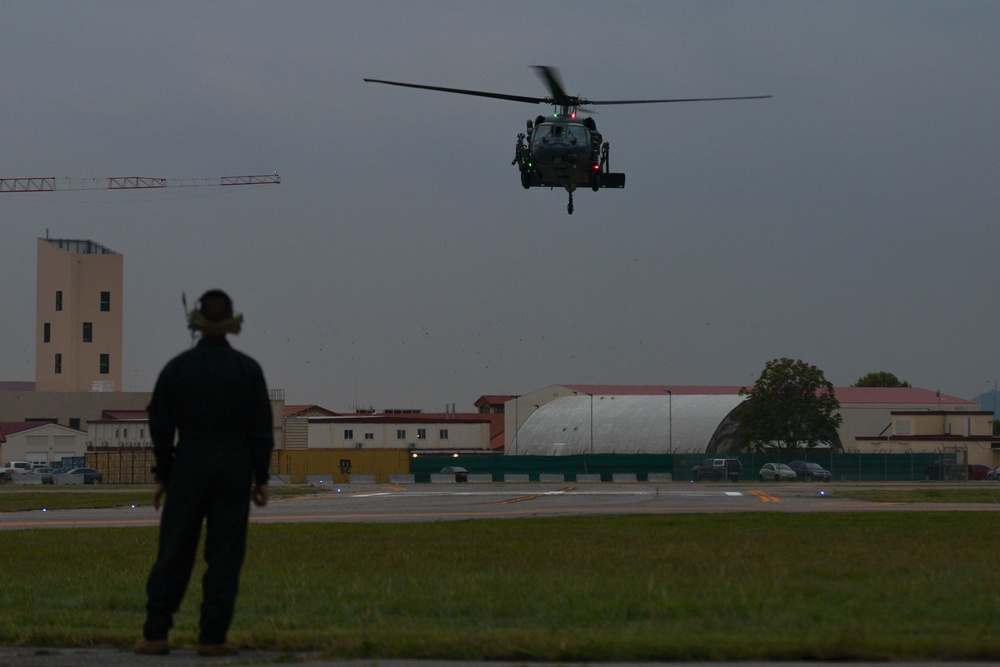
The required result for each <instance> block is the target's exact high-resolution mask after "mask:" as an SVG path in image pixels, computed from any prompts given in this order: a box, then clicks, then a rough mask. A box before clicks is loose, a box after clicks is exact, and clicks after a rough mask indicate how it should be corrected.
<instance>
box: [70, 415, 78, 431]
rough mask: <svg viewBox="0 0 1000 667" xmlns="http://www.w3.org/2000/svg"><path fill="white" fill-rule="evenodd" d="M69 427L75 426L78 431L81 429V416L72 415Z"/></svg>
mask: <svg viewBox="0 0 1000 667" xmlns="http://www.w3.org/2000/svg"><path fill="white" fill-rule="evenodd" d="M69 427H70V428H75V429H76V430H77V431H79V430H80V418H79V417H70V418H69Z"/></svg>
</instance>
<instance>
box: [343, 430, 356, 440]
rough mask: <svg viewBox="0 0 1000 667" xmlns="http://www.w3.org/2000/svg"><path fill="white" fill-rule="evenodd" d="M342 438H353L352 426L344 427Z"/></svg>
mask: <svg viewBox="0 0 1000 667" xmlns="http://www.w3.org/2000/svg"><path fill="white" fill-rule="evenodd" d="M344 440H354V429H352V428H345V429H344Z"/></svg>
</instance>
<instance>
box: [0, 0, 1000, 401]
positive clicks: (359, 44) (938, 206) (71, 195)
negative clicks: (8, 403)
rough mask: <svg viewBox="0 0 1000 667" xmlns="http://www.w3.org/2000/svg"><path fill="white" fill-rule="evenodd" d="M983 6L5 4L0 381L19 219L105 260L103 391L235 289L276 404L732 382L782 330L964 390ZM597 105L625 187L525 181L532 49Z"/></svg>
mask: <svg viewBox="0 0 1000 667" xmlns="http://www.w3.org/2000/svg"><path fill="white" fill-rule="evenodd" d="M998 35H1000V2H996V1H995V0H983V1H978V2H976V1H969V2H963V1H960V0H948V1H942V2H923V1H919V0H909V1H906V2H877V1H874V0H862V1H857V2H851V1H848V0H841V1H838V2H803V1H799V0H795V1H787V2H786V1H764V0H762V1H757V2H710V1H699V2H667V1H663V0H657V1H655V2H627V1H626V2H613V3H609V2H588V1H582V2H579V1H578V2H470V1H469V0H461V1H459V2H445V1H438V2H373V1H371V0H364V1H363V2H329V3H326V2H324V3H320V2H256V3H254V2H212V3H204V2H169V3H152V2H141V3H136V2H86V3H74V2H7V3H4V6H3V21H2V22H0V61H2V62H3V63H4V66H3V67H2V68H0V91H2V95H0V112H2V121H3V122H2V125H0V177H27V176H51V175H55V176H72V177H106V176H125V175H129V176H131V175H142V176H158V177H166V178H183V177H212V176H223V175H239V174H257V173H270V172H273V171H278V172H279V173H280V174H281V177H282V184H281V185H279V186H262V187H257V188H249V189H240V188H176V189H172V190H163V191H160V192H152V193H150V192H147V193H135V192H131V193H130V192H114V193H106V192H99V193H89V192H66V193H61V194H0V225H2V226H0V233H2V239H3V241H2V243H3V246H2V247H3V250H4V252H3V260H2V261H0V298H2V304H3V313H4V317H3V321H4V326H3V333H2V342H3V344H2V345H0V379H8V380H16V379H33V378H34V358H35V357H34V321H35V278H36V276H35V271H36V251H35V244H36V242H35V239H36V238H38V237H44V236H45V235H46V234H48V235H49V236H51V237H52V238H84V239H91V240H94V241H96V242H98V243H102V244H104V245H106V246H108V247H110V248H112V249H113V250H116V251H118V252H120V253H122V254H123V255H124V258H125V260H124V261H125V304H124V306H125V331H124V333H125V348H124V357H125V358H124V368H123V384H124V386H123V389H125V390H127V391H149V390H151V388H152V385H153V382H154V380H155V377H156V374H157V373H158V372H159V370H160V368H161V367H162V366H163V364H164V363H165V362H166V361H167V360H168V359H169V358H170V357H171V356H173V355H174V354H176V353H178V352H180V351H182V350H184V349H185V348H186V347H187V346H188V345H189V342H190V341H189V337H188V333H187V330H186V329H185V325H184V319H183V313H182V305H181V294H182V293H185V292H186V293H187V297H188V300H189V303H190V302H191V301H193V300H194V299H195V298H196V297H197V296H198V295H199V294H200V293H201V292H203V291H204V290H206V289H208V288H213V287H221V288H222V289H225V290H227V291H228V292H229V293H230V294H231V295H232V296H233V298H234V300H235V302H236V308H237V310H238V311H241V312H243V313H244V315H245V317H246V323H245V327H244V332H243V333H242V334H241V335H240V336H239V337H237V338H234V339H233V343H234V346H236V347H237V348H239V349H242V350H244V351H246V352H248V353H249V354H251V355H253V356H254V357H256V358H257V359H258V360H259V361H260V362H261V363H262V365H263V366H264V370H265V374H266V376H267V378H268V382H269V384H270V385H271V386H272V387H274V388H281V389H284V390H285V391H286V395H287V400H288V402H290V403H317V404H320V405H323V406H324V407H327V408H330V409H333V410H348V409H350V408H351V407H352V406H354V405H361V406H369V405H371V406H375V407H376V408H380V409H381V408H422V409H425V410H428V411H440V410H443V409H444V406H445V405H446V404H451V403H455V404H456V405H457V407H458V409H459V410H460V411H469V410H472V404H473V402H474V401H475V400H476V398H477V397H479V396H480V395H482V394H508V393H509V394H521V393H526V392H529V391H533V390H535V389H538V388H541V387H545V386H548V385H551V384H558V383H587V384H720V385H748V384H751V383H752V382H753V381H754V379H755V378H756V377H757V376H758V375H759V373H760V371H761V370H762V369H763V367H764V364H765V363H766V362H767V361H769V360H771V359H774V358H777V357H791V358H795V359H802V360H804V361H806V362H808V363H810V364H814V365H816V366H818V367H819V368H821V369H822V370H823V371H824V372H825V373H826V377H827V378H828V379H829V380H830V381H831V382H833V383H834V384H835V385H848V384H851V383H853V382H854V381H856V380H857V379H858V378H859V377H860V376H862V375H864V374H866V373H868V372H871V371H877V370H887V371H891V372H893V373H895V374H896V375H898V376H899V377H900V378H902V379H905V380H908V381H909V382H910V383H911V384H913V385H915V386H919V387H925V388H928V389H932V390H940V391H942V392H943V393H947V394H953V395H956V396H961V397H965V398H971V397H973V396H975V395H977V394H980V393H982V392H984V391H986V390H988V389H991V388H992V382H993V380H994V379H995V378H997V377H998V376H1000V359H998V355H997V351H998V337H1000V312H998V308H997V304H996V295H997V288H998V286H1000V273H998V271H997V260H998V258H1000V234H998V231H1000V226H998V222H1000V220H998V217H1000V187H998V185H997V180H998V175H1000V133H998V123H997V118H998V116H997V110H998V109H1000V39H998V38H997V36H998ZM537 64H545V65H553V66H556V67H558V68H559V69H560V71H561V74H562V77H563V80H564V83H565V86H566V88H567V91H568V92H569V93H571V94H578V95H581V96H585V97H591V98H594V99H616V98H618V99H622V98H624V99H636V98H662V97H707V96H734V95H767V94H769V95H774V98H773V99H770V100H754V101H739V102H709V103H693V104H669V105H652V106H621V107H602V108H601V113H600V114H599V115H597V116H596V117H595V118H596V120H597V123H598V127H599V129H600V130H601V131H602V133H603V134H604V138H605V140H607V141H609V142H610V143H611V166H612V168H613V170H615V171H623V172H625V173H626V174H627V178H628V180H627V186H626V187H625V189H623V190H604V191H601V192H597V193H594V192H591V191H590V190H581V191H579V192H578V193H577V194H576V196H575V204H576V210H575V212H574V214H573V215H567V213H566V193H565V192H564V191H550V190H545V189H532V190H530V191H525V190H523V189H522V188H521V186H520V183H519V178H518V172H517V168H516V167H513V166H511V164H510V163H511V160H512V159H513V157H514V145H515V139H516V136H517V134H518V132H521V131H523V130H524V127H525V120H526V119H528V118H533V117H534V116H536V115H537V114H539V113H546V112H548V111H550V108H549V107H545V106H541V105H528V104H519V103H515V102H508V101H499V100H490V99H482V98H475V97H467V96H460V95H449V94H444V93H438V92H430V91H422V90H412V89H405V88H395V87H390V86H384V85H376V84H370V83H363V82H362V79H363V78H365V77H370V78H382V79H390V80H396V81H408V82H416V83H422V84H428V85H437V86H448V87H460V88H473V89H479V90H490V91H497V92H501V93H510V94H517V95H528V96H536V95H537V96H543V95H546V94H547V91H546V89H545V88H544V87H543V85H542V83H541V81H540V80H539V79H538V78H537V77H536V76H535V73H534V72H533V70H531V69H530V68H529V66H531V65H537Z"/></svg>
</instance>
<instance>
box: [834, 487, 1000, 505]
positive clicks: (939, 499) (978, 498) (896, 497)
mask: <svg viewBox="0 0 1000 667" xmlns="http://www.w3.org/2000/svg"><path fill="white" fill-rule="evenodd" d="M837 496H838V497H841V498H854V499H856V500H870V501H872V502H883V503H993V504H997V503H1000V487H995V486H991V487H972V488H963V489H956V488H947V487H946V488H935V487H933V486H930V487H923V488H919V489H898V490H897V489H857V490H841V489H838V490H837Z"/></svg>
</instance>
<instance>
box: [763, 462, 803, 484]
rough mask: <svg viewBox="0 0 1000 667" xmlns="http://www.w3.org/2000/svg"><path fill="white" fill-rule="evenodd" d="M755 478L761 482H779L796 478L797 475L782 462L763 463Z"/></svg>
mask: <svg viewBox="0 0 1000 667" xmlns="http://www.w3.org/2000/svg"><path fill="white" fill-rule="evenodd" d="M757 479H759V480H760V481H762V482H766V481H772V482H781V481H785V480H793V479H798V475H796V474H795V471H794V470H792V469H791V468H789V467H788V466H787V465H785V464H784V463H765V464H764V466H763V467H762V468H761V469H760V472H759V473H757Z"/></svg>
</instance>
